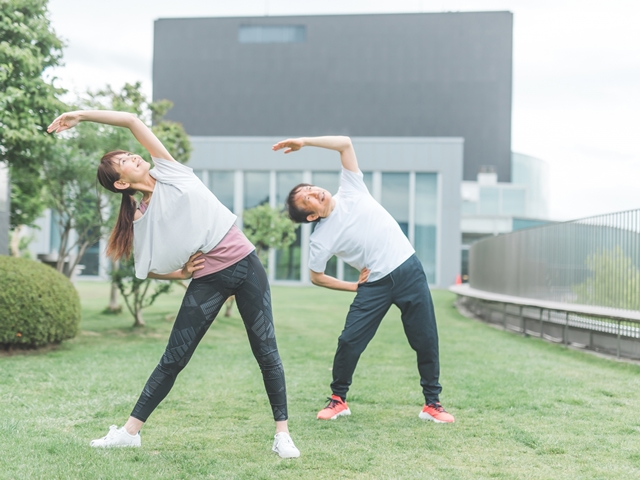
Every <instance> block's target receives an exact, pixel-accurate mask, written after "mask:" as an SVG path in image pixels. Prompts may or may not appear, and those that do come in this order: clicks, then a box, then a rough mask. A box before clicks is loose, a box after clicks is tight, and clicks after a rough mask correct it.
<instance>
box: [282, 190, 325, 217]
mask: <svg viewBox="0 0 640 480" xmlns="http://www.w3.org/2000/svg"><path fill="white" fill-rule="evenodd" d="M304 187H313V185H311V184H310V183H301V184H299V185H296V186H295V187H293V188H292V189H291V191H290V192H289V196H288V197H287V203H286V205H285V207H286V209H287V214H288V215H289V218H290V219H291V220H292V221H294V222H295V223H311V222H309V220H308V219H307V217H308V216H309V215H313V212H310V211H309V210H305V209H304V208H300V207H299V206H298V205H296V195H297V194H298V192H299V191H300V189H301V188H304ZM318 220H320V217H318V218H317V219H316V220H314V222H317V221H318Z"/></svg>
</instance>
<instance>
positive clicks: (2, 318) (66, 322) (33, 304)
mask: <svg viewBox="0 0 640 480" xmlns="http://www.w3.org/2000/svg"><path fill="white" fill-rule="evenodd" d="M79 324H80V298H79V297H78V292H77V291H76V289H75V287H74V286H73V284H72V283H71V282H70V281H69V279H68V278H66V277H65V276H64V275H62V274H61V273H58V272H57V271H56V270H55V269H53V268H51V267H49V266H47V265H44V264H42V263H38V262H35V261H33V260H28V259H26V258H16V257H6V256H4V255H0V345H1V346H3V347H4V348H5V349H10V348H11V347H13V346H17V347H19V348H33V347H42V346H44V345H47V344H51V343H60V342H61V341H62V340H66V339H68V338H73V337H74V336H75V335H76V334H77V333H78V326H79Z"/></svg>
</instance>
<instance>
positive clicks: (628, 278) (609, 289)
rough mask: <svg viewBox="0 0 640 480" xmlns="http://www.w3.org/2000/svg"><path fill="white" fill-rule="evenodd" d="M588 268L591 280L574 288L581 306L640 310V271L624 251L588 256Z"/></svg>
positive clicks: (617, 248)
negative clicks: (639, 289)
mask: <svg viewBox="0 0 640 480" xmlns="http://www.w3.org/2000/svg"><path fill="white" fill-rule="evenodd" d="M586 265H587V268H588V269H589V270H591V272H592V275H591V277H589V278H588V279H587V280H585V281H584V282H583V283H581V284H580V285H576V286H574V287H573V291H574V293H575V294H576V295H577V302H578V303H581V304H584V305H598V306H601V307H611V308H622V309H625V310H640V292H639V291H638V290H637V285H640V269H638V267H637V266H636V265H635V263H634V261H633V259H632V258H631V257H629V256H627V255H626V253H625V252H624V250H622V248H620V247H619V246H617V247H615V248H614V249H611V250H604V251H602V252H600V253H596V254H593V255H589V257H588V258H587V260H586Z"/></svg>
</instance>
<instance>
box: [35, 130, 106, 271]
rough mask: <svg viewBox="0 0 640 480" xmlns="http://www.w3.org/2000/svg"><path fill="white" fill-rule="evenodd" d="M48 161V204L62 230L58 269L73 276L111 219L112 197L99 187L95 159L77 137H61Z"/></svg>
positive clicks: (45, 178) (44, 168) (46, 163)
mask: <svg viewBox="0 0 640 480" xmlns="http://www.w3.org/2000/svg"><path fill="white" fill-rule="evenodd" d="M52 153H53V154H52V155H51V156H49V157H48V158H47V160H45V162H44V166H43V171H44V184H45V201H46V205H47V206H48V207H49V208H50V209H51V210H52V211H53V212H55V215H54V218H55V220H56V222H57V224H58V229H59V231H60V247H59V249H58V258H57V265H56V269H57V270H58V271H59V272H60V273H62V274H64V275H66V276H67V277H71V276H72V274H73V272H74V270H75V268H76V266H77V265H78V263H79V262H80V260H81V258H82V256H83V255H84V253H85V251H86V250H87V248H89V247H90V246H91V245H93V244H94V243H96V242H97V241H98V240H99V239H100V237H101V236H102V234H103V231H104V230H105V223H106V221H107V219H108V218H109V199H108V197H107V196H106V195H105V194H104V193H103V192H102V191H100V190H98V189H97V188H96V166H95V158H93V157H92V156H90V155H88V154H87V153H86V152H83V151H82V150H81V149H80V148H79V147H78V143H77V138H70V139H66V140H61V141H60V142H58V144H57V145H56V148H54V149H53V152H52Z"/></svg>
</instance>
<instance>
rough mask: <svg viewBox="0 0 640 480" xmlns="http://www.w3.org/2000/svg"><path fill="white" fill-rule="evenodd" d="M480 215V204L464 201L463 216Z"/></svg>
mask: <svg viewBox="0 0 640 480" xmlns="http://www.w3.org/2000/svg"><path fill="white" fill-rule="evenodd" d="M476 213H478V203H477V202H470V201H468V200H462V214H463V215H475V214H476Z"/></svg>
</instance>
